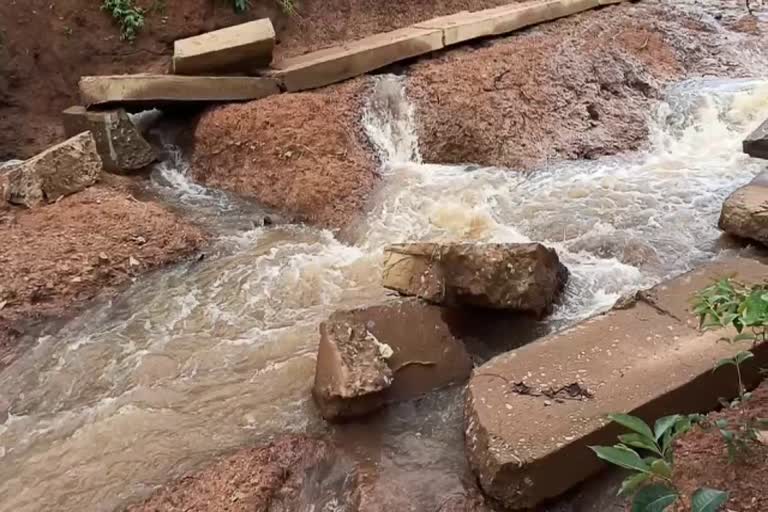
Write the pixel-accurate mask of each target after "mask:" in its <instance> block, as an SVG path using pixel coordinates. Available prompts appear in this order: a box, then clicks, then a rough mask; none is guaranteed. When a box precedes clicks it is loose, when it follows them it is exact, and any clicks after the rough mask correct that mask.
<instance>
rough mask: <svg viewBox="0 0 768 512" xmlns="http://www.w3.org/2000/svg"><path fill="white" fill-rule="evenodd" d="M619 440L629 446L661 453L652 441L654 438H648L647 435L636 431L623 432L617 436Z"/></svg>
mask: <svg viewBox="0 0 768 512" xmlns="http://www.w3.org/2000/svg"><path fill="white" fill-rule="evenodd" d="M619 441H621V442H622V443H624V444H625V445H627V446H631V447H633V448H641V449H643V450H648V451H650V452H653V453H655V454H658V455H661V450H660V449H659V447H658V445H657V444H656V443H655V442H654V440H653V439H648V438H647V437H645V436H642V435H640V434H637V433H632V434H624V435H621V436H619Z"/></svg>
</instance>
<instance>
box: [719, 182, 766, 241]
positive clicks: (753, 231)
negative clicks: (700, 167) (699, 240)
mask: <svg viewBox="0 0 768 512" xmlns="http://www.w3.org/2000/svg"><path fill="white" fill-rule="evenodd" d="M718 225H719V226H720V229H722V230H723V231H725V232H726V233H728V234H730V235H734V236H738V237H740V238H747V239H750V240H754V241H756V242H759V243H761V244H763V245H768V171H765V172H763V173H761V174H760V175H758V176H757V177H756V178H755V179H754V180H752V182H751V183H749V184H748V185H746V186H744V187H741V188H740V189H738V190H736V191H735V192H734V193H733V194H731V195H730V196H728V199H726V200H725V202H724V203H723V209H722V211H721V212H720V221H719V223H718Z"/></svg>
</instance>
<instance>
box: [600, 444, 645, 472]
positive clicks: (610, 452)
mask: <svg viewBox="0 0 768 512" xmlns="http://www.w3.org/2000/svg"><path fill="white" fill-rule="evenodd" d="M590 448H591V449H592V451H594V452H595V454H596V455H597V456H598V457H599V458H601V459H603V460H604V461H606V462H610V463H611V464H614V465H616V466H619V467H621V468H625V469H631V470H633V471H639V472H641V473H650V472H651V468H650V466H648V464H646V463H645V461H643V459H641V458H640V456H639V455H638V454H637V452H636V451H634V450H632V449H630V448H627V447H626V446H590Z"/></svg>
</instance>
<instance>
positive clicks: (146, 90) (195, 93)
mask: <svg viewBox="0 0 768 512" xmlns="http://www.w3.org/2000/svg"><path fill="white" fill-rule="evenodd" d="M279 92H280V89H279V87H278V85H277V82H276V81H275V80H274V79H272V78H264V77H241V76H224V77H211V76H175V75H112V76H84V77H82V78H81V79H80V97H81V99H82V103H83V104H84V105H86V106H88V107H90V106H93V105H107V104H109V105H120V106H135V107H136V106H138V107H144V108H150V107H162V106H165V105H173V104H180V103H189V102H229V101H247V100H256V99H259V98H264V97H266V96H269V95H272V94H277V93H279Z"/></svg>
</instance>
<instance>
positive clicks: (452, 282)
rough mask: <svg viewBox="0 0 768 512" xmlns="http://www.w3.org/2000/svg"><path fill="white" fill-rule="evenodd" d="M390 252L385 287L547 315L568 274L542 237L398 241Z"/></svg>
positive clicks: (441, 300)
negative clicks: (504, 240)
mask: <svg viewBox="0 0 768 512" xmlns="http://www.w3.org/2000/svg"><path fill="white" fill-rule="evenodd" d="M385 257H386V260H385V263H384V273H383V284H384V286H385V287H386V288H389V289H392V290H395V291H398V292H400V293H401V294H403V295H410V296H416V297H420V298H422V299H424V300H427V301H429V302H433V303H436V304H443V305H449V306H457V305H468V306H477V307H483V308H492V309H509V310H516V311H524V312H530V313H533V314H535V315H537V316H543V315H544V314H546V313H548V312H550V311H551V309H552V306H553V304H554V302H555V300H556V299H557V297H558V295H559V294H560V292H561V291H562V290H563V287H564V286H565V283H566V281H567V279H568V270H567V269H566V268H565V266H564V265H563V264H562V263H560V259H559V258H558V256H557V253H556V252H555V251H554V249H549V248H546V247H544V246H543V245H541V244H537V243H529V244H464V243H459V244H438V243H408V244H396V245H391V246H389V247H388V248H387V249H386V250H385Z"/></svg>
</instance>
